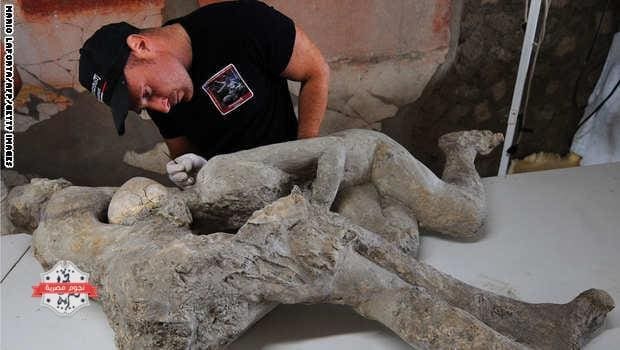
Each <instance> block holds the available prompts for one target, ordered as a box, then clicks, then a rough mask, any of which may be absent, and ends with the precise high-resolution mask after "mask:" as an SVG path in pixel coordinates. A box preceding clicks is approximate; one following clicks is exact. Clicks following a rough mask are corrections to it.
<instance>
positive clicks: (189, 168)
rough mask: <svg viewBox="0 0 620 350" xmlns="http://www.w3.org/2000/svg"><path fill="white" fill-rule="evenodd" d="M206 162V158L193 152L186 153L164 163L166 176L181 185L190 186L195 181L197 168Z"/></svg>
mask: <svg viewBox="0 0 620 350" xmlns="http://www.w3.org/2000/svg"><path fill="white" fill-rule="evenodd" d="M205 164H207V160H206V159H204V158H202V157H201V156H199V155H196V154H194V153H187V154H184V155H182V156H180V157H178V158H177V159H175V160H171V161H169V162H168V164H166V172H167V173H168V178H170V180H172V182H174V183H175V184H176V185H178V186H181V187H187V186H191V185H193V184H194V183H195V182H196V174H197V173H198V170H200V168H202V167H203V166H204V165H205Z"/></svg>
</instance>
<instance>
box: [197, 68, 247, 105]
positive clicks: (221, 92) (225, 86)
mask: <svg viewBox="0 0 620 350" xmlns="http://www.w3.org/2000/svg"><path fill="white" fill-rule="evenodd" d="M202 90H204V92H206V93H207V95H209V97H210V98H211V101H212V102H213V104H214V105H215V107H217V109H218V110H219V111H220V113H221V114H222V115H226V114H228V113H230V112H232V111H234V110H235V109H237V108H239V106H241V105H242V104H244V103H246V102H247V101H249V100H250V99H251V98H252V97H254V93H253V92H252V90H250V87H249V86H248V84H246V82H245V80H243V78H242V77H241V74H239V71H238V70H237V68H236V67H235V65H234V64H229V65H228V66H226V67H224V68H223V69H222V70H220V71H219V72H217V73H215V75H213V76H212V77H211V78H209V80H207V82H206V83H204V84H203V85H202Z"/></svg>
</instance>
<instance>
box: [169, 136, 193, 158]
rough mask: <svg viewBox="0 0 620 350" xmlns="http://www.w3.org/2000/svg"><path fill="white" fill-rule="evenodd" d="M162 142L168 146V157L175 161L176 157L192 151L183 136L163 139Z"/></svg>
mask: <svg viewBox="0 0 620 350" xmlns="http://www.w3.org/2000/svg"><path fill="white" fill-rule="evenodd" d="M164 141H165V142H166V145H167V146H168V150H169V151H170V157H171V158H172V159H176V158H177V157H179V156H181V155H183V154H185V153H189V152H191V151H192V145H191V143H190V142H189V140H188V139H187V137H185V136H179V137H175V138H171V139H164Z"/></svg>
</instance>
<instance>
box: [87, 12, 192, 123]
mask: <svg viewBox="0 0 620 350" xmlns="http://www.w3.org/2000/svg"><path fill="white" fill-rule="evenodd" d="M178 30H179V28H169V27H168V26H167V27H164V28H153V29H146V30H140V29H138V28H136V27H133V26H131V25H129V24H127V23H125V22H121V23H114V24H109V25H106V26H103V27H102V28H101V29H99V30H98V31H97V32H95V34H93V36H91V37H90V38H89V39H88V40H87V41H86V42H85V43H84V46H83V47H82V49H81V50H80V74H79V75H80V83H81V84H82V86H84V87H85V88H86V89H88V90H90V91H91V93H93V94H94V95H95V97H97V99H98V100H99V101H101V102H104V103H106V104H107V105H109V106H110V107H111V109H112V115H113V117H114V125H115V126H116V129H117V131H118V133H119V135H122V134H123V133H124V132H125V118H126V117H127V111H128V110H130V109H131V110H134V111H136V112H139V111H140V110H141V109H144V108H147V109H150V110H154V111H159V112H163V113H168V112H169V111H170V109H171V108H172V107H174V105H175V104H177V103H179V102H181V101H189V100H190V99H191V97H192V95H193V85H192V81H191V78H190V77H189V74H188V72H187V66H188V65H189V63H187V60H185V62H184V61H183V57H186V55H185V56H183V53H181V54H179V53H176V52H175V50H176V49H177V48H178V47H177V46H178V42H179V41H178V40H175V39H176V38H175V36H179V35H180V34H185V33H179V32H178ZM181 30H182V29H181ZM189 50H190V57H191V48H190V49H189ZM190 59H191V58H190Z"/></svg>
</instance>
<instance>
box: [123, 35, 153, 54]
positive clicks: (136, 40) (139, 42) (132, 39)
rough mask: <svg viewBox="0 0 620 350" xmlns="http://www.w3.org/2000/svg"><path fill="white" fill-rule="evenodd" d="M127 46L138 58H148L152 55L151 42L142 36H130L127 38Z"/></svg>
mask: <svg viewBox="0 0 620 350" xmlns="http://www.w3.org/2000/svg"><path fill="white" fill-rule="evenodd" d="M127 46H129V48H130V49H131V52H132V54H134V55H135V56H136V57H138V58H149V57H150V56H151V55H152V54H153V51H152V50H151V42H150V40H149V38H147V37H146V36H144V35H140V34H130V35H129V36H128V37H127Z"/></svg>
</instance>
